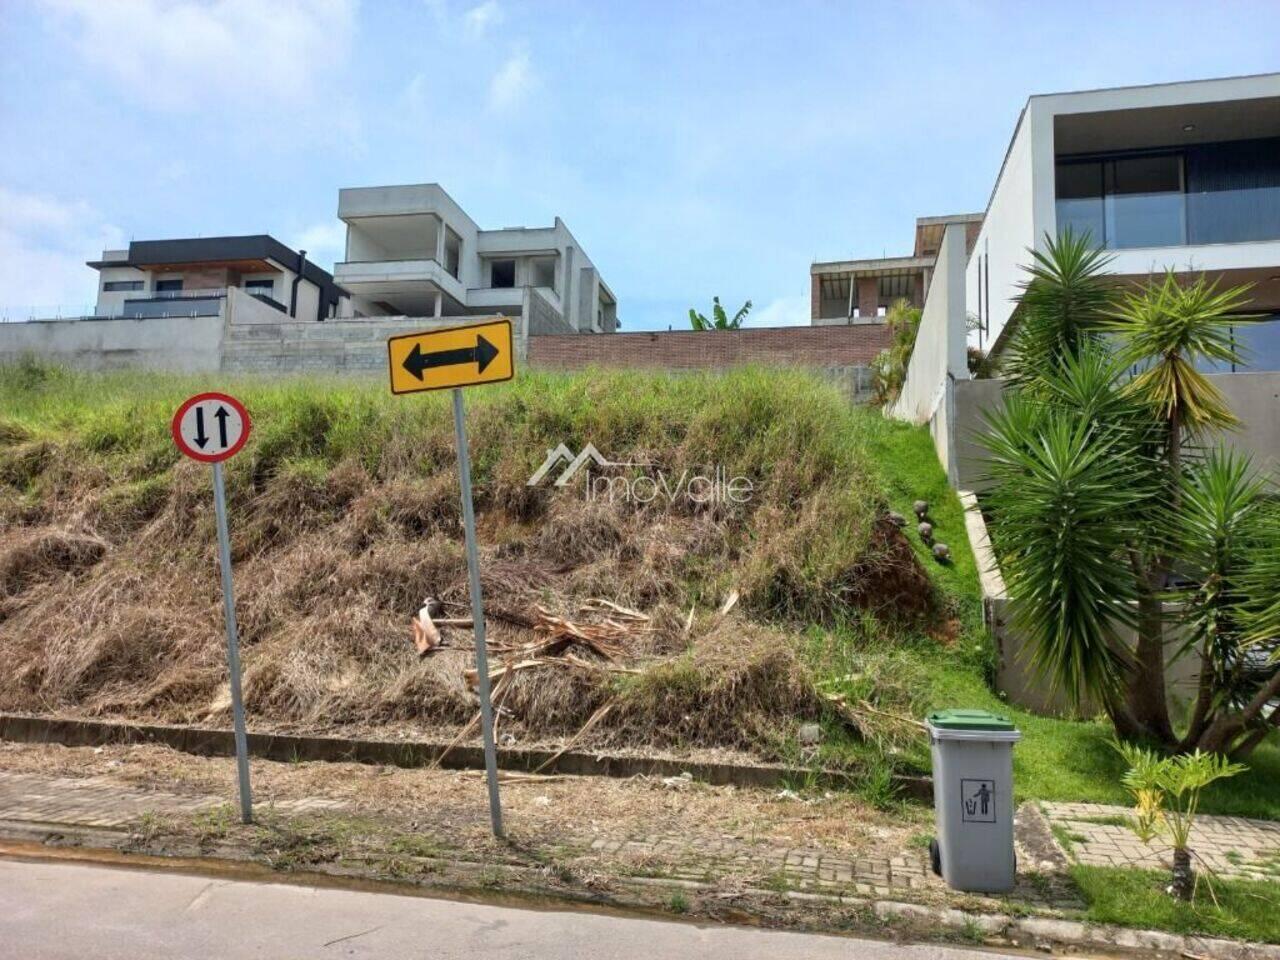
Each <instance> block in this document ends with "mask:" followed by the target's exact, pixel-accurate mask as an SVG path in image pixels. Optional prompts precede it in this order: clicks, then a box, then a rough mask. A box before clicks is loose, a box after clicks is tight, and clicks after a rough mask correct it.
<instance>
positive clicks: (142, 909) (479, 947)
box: [0, 860, 1007, 960]
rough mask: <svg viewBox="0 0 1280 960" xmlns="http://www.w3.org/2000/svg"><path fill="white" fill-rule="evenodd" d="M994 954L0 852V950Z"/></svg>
mask: <svg viewBox="0 0 1280 960" xmlns="http://www.w3.org/2000/svg"><path fill="white" fill-rule="evenodd" d="M995 956H1007V954H993V953H989V952H986V951H981V950H972V949H962V948H957V947H944V946H933V945H895V944H889V943H882V942H879V941H871V940H858V939H852V938H846V937H831V936H818V935H812V934H800V933H788V932H782V931H775V930H758V929H751V928H743V927H727V926H708V925H695V924H692V923H681V922H675V921H663V920H652V919H646V918H640V917H631V916H624V915H615V914H602V913H589V912H584V911H565V910H537V909H527V908H516V907H510V906H497V905H492V904H480V903H470V902H461V901H451V900H436V899H428V898H425V897H412V896H401V895H397V894H388V893H377V892H368V891H361V890H349V889H336V888H323V889H318V888H315V887H308V886H298V885H292V884H285V883H261V882H255V881H246V880H232V879H226V878H217V879H210V878H209V877H202V876H190V875H186V874H176V873H170V872H158V871H149V870H138V869H128V868H121V867H104V866H96V865H85V864H78V863H67V862H48V861H20V860H0V960H9V958H14V960H58V958H72V957H74V958H82V957H93V958H97V960H112V958H122V960H137V958H139V957H147V958H169V957H173V958H179V957H180V958H184V960H188V958H198V957H216V958H219V960H239V958H255V960H267V958H270V960H291V958H314V957H343V958H359V957H378V958H382V960H399V958H410V957H413V958H425V957H430V958H432V960H452V958H455V957H483V958H484V960H515V958H539V960H551V958H557V960H558V958H568V957H590V958H593V960H631V958H636V960H639V958H644V960H654V958H667V957H697V958H698V960H756V958H760V960H766V958H767V960H793V958H794V960H825V958H828V957H830V958H836V957H839V958H841V960H850V958H856V960H981V958H987V960H990V958H992V957H995Z"/></svg>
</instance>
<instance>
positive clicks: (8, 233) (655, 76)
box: [0, 0, 1280, 330]
mask: <svg viewBox="0 0 1280 960" xmlns="http://www.w3.org/2000/svg"><path fill="white" fill-rule="evenodd" d="M0 45H2V50H0V52H2V56H0V131H2V136H3V145H4V149H3V150H0V303H2V304H10V305H12V304H41V305H45V304H48V305H52V304H58V303H61V304H80V303H89V302H92V300H93V299H94V289H95V275H94V274H93V272H92V271H90V270H89V269H88V268H86V267H85V266H84V265H83V264H84V261H85V260H87V259H90V258H91V257H93V256H95V255H96V254H97V253H98V252H99V251H100V250H101V249H102V248H103V247H104V246H112V245H125V244H127V242H128V240H130V239H158V238H164V237H183V236H198V235H204V236H212V235H219V234H233V233H258V232H269V233H272V234H274V235H275V236H277V237H278V238H279V239H281V240H283V241H284V242H286V243H289V244H292V245H295V246H297V245H301V246H304V247H306V248H307V249H308V250H309V251H311V252H312V254H313V255H314V256H315V258H316V259H317V260H318V261H319V262H321V263H323V264H324V265H325V266H331V265H332V262H333V260H334V259H335V258H336V257H339V256H340V254H341V242H342V231H341V225H340V223H339V222H338V220H337V219H336V215H335V212H336V208H337V191H338V188H339V187H344V186H360V185H372V184H384V183H420V182H427V181H437V182H439V183H441V184H442V185H443V186H444V187H445V189H446V190H448V191H449V192H450V193H451V194H452V195H453V196H454V198H455V199H456V200H458V201H459V202H460V203H461V204H462V206H463V207H464V208H465V209H466V210H467V211H468V212H470V213H471V215H472V216H473V217H474V218H475V219H476V220H477V221H478V222H479V223H480V225H481V226H483V227H502V226H508V225H516V224H526V225H537V224H547V223H550V222H551V220H552V218H553V217H554V216H556V215H557V214H558V215H560V216H561V217H563V218H564V220H565V221H566V222H567V223H568V225H569V227H570V229H572V230H573V231H574V233H575V234H576V235H577V237H578V239H579V240H580V242H581V243H582V245H583V246H584V247H585V248H586V250H587V251H588V253H590V255H591V256H592V258H593V259H594V260H595V262H596V264H597V265H598V266H599V267H600V269H601V271H602V273H603V275H604V277H605V279H606V280H607V281H608V282H609V284H610V285H611V286H612V288H613V289H614V291H615V292H616V293H617V295H618V298H619V301H620V311H619V312H620V316H621V317H622V320H623V323H624V328H625V329H628V330H637V329H665V328H666V327H667V326H668V325H674V326H676V328H677V329H678V328H680V327H682V326H686V325H687V323H688V321H687V317H686V312H687V309H688V307H689V306H690V305H698V306H699V308H700V309H705V304H708V303H709V302H710V299H711V297H712V295H713V294H719V295H721V297H722V298H723V299H724V300H725V301H726V302H729V303H732V304H735V305H736V304H737V303H740V302H741V301H742V300H744V299H747V298H751V299H752V300H753V301H754V302H755V305H756V312H755V313H754V314H753V318H752V319H753V322H755V323H759V324H781V323H804V322H807V319H808V265H809V263H810V262H811V261H812V260H814V259H835V258H843V257H862V256H880V255H883V254H886V253H888V254H893V253H897V252H904V251H907V250H909V249H910V246H911V239H912V229H913V223H914V218H915V217H916V216H918V215H932V214H942V213H957V212H966V211H971V210H981V209H982V208H983V207H984V206H985V204H986V201H987V196H988V193H989V192H990V189H991V186H992V183H993V180H994V178H995V175H996V172H997V169H998V167H999V164H1000V159H1001V156H1002V154H1003V152H1004V149H1005V146H1006V144H1007V142H1008V139H1009V136H1010V134H1011V132H1012V130H1013V125H1014V122H1015V120H1016V118H1017V115H1018V111H1019V110H1020V109H1021V107H1022V104H1023V103H1024V102H1025V100H1026V98H1027V96H1028V95H1029V94H1032V93H1046V92H1053V91H1059V90H1074V89H1085V88H1093V87H1102V86H1116V85H1122V84H1132V83H1154V82H1161V81H1170V80H1182V79H1194V78H1203V77H1213V76H1230V75H1236V74H1246V73H1260V72H1266V71H1270V70H1277V69H1280V3H1276V2H1274V0H1268V2H1260V3H1244V2H1235V3H1222V4H1205V3H1203V2H1197V3H1187V4H1183V3H1178V2H1171V0H1166V2H1162V3H1158V4H1156V3H1153V4H1146V3H1123V4H1122V3H1115V2H1107V3H1092V2H1073V3H1069V4H1048V3H1031V2H1025V3H1024V2H1014V3H986V2H976V0H938V2H929V3H923V2H921V3H902V2H898V3H776V2H775V3H752V2H748V0H739V2H725V3H720V2H685V3H658V2H645V3H641V2H622V0H596V2H568V0H564V2H543V3H532V2H518V0H364V2H362V3H357V2H356V0H311V2H290V0H261V2H260V0H0Z"/></svg>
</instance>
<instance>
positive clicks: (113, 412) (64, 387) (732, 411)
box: [0, 363, 1280, 819]
mask: <svg viewBox="0 0 1280 960" xmlns="http://www.w3.org/2000/svg"><path fill="white" fill-rule="evenodd" d="M209 388H221V389H226V390H229V391H230V392H232V393H234V394H236V395H238V396H240V397H241V398H242V399H243V400H244V401H245V402H246V403H247V405H248V407H249V409H250V412H251V414H252V416H253V421H254V432H253V437H252V439H251V441H250V443H249V444H248V446H247V447H246V448H245V451H244V452H243V453H242V454H240V455H239V456H237V457H236V458H235V459H233V460H232V461H230V464H229V467H228V484H229V496H230V499H231V502H232V507H233V510H235V511H239V510H240V509H241V508H243V507H245V506H246V505H248V504H251V503H252V502H253V499H254V497H255V496H257V495H258V493H259V492H260V491H261V490H262V489H263V488H264V486H265V485H266V484H267V483H268V482H270V481H272V480H287V481H288V482H289V483H293V484H298V485H304V486H316V485H320V484H323V483H324V481H325V480H326V477H327V476H329V475H330V473H331V472H332V471H333V470H334V468H336V467H339V466H340V465H351V464H357V465H358V466H359V467H360V469H362V470H363V471H365V472H366V473H367V474H368V475H369V477H371V478H373V479H374V480H375V481H377V482H382V483H389V482H392V481H395V482H398V483H402V484H406V485H408V486H409V487H413V485H415V484H416V485H418V486H421V485H422V484H424V483H426V482H427V481H428V480H429V479H430V478H432V477H434V476H436V475H437V474H439V473H440V472H441V471H451V470H452V469H453V462H454V460H453V457H454V454H453V439H452V424H451V420H450V414H449V408H448V398H447V397H446V396H443V395H440V394H426V395H418V396H412V397H401V398H397V397H392V396H390V395H389V393H388V392H387V391H386V389H385V386H384V384H383V383H382V382H381V381H380V380H376V379H371V380H355V379H337V378H285V379H279V378H277V379H274V380H265V379H253V378H242V379H235V380H226V379H224V378H222V377H218V376H212V377H182V376H169V375H161V374H154V373H142V372H120V373H110V374H98V375H93V374H83V373H77V372H72V371H67V370H64V369H59V368H53V367H47V366H42V365H39V364H32V363H28V364H19V365H16V366H10V367H6V368H0V523H3V522H4V520H5V517H6V516H7V515H16V514H20V513H21V511H22V510H23V509H24V508H25V507H28V506H30V505H33V504H36V503H39V502H41V501H45V502H48V501H57V500H58V499H59V497H61V496H62V495H63V494H62V491H63V489H64V487H65V486H66V485H67V484H69V483H70V482H71V480H70V479H69V478H72V477H73V474H74V473H75V471H80V474H77V475H75V476H74V479H76V480H78V481H79V482H81V483H83V482H85V480H86V479H87V480H89V481H90V482H91V483H92V485H93V487H94V488H95V489H98V490H101V491H104V492H103V495H102V497H101V498H100V500H99V502H98V504H97V510H98V515H99V518H100V519H103V518H105V520H110V521H111V522H113V523H118V524H120V525H122V526H121V527H120V529H128V527H127V524H128V523H129V522H130V519H129V518H130V517H132V516H134V515H135V514H136V515H147V514H148V513H149V512H150V511H153V510H154V509H155V505H156V503H157V502H162V501H163V500H164V499H165V498H167V497H169V496H170V488H171V479H172V477H173V475H174V467H175V465H176V464H177V463H178V460H179V455H178V453H177V451H176V450H175V449H174V446H173V443H172V440H171V438H170V436H169V428H168V424H169V419H170V417H171V416H172V413H173V410H174V409H175V408H176V407H177V405H178V403H179V402H180V401H181V400H182V399H183V398H184V397H185V396H186V395H188V394H190V393H192V392H195V391H197V390H204V389H209ZM467 402H468V425H469V431H470V436H471V447H472V456H473V469H474V476H475V483H476V491H477V494H476V496H477V508H478V510H480V511H482V512H483V511H484V510H485V509H490V508H493V509H501V510H505V511H507V512H508V513H513V514H517V515H518V514H519V513H520V512H521V510H523V509H525V505H526V504H527V503H528V498H529V497H530V493H529V489H528V488H527V487H526V486H525V479H526V478H527V477H528V475H529V474H530V473H531V472H532V470H533V469H534V468H535V467H536V466H537V465H538V463H539V462H540V461H541V459H542V457H543V456H544V455H545V451H546V449H547V448H548V447H549V446H553V445H555V444H556V443H559V442H561V441H563V442H564V443H566V444H568V445H569V446H570V447H573V448H574V449H579V448H581V446H583V445H584V444H586V443H587V442H589V441H590V442H594V443H595V444H596V445H597V446H598V447H600V449H601V450H602V452H603V453H604V454H605V455H606V456H618V457H620V456H622V455H625V454H626V453H628V452H630V451H635V450H640V451H653V452H656V454H658V455H661V456H664V457H670V458H671V459H672V460H673V462H674V463H675V464H676V465H679V466H684V465H690V466H695V467H706V466H708V465H712V464H718V465H721V466H723V467H724V468H725V470H726V473H727V474H728V475H730V476H732V475H735V474H740V475H744V476H749V477H750V478H752V480H753V482H754V483H755V484H756V488H757V491H758V496H759V501H758V502H757V504H755V508H756V515H757V516H759V517H765V516H766V514H767V513H768V512H769V511H772V512H773V514H774V516H775V520H774V521H773V522H772V525H769V524H767V523H766V521H765V520H764V519H761V520H759V521H755V520H753V521H752V522H753V524H755V525H754V526H751V527H749V528H748V529H747V530H746V531H745V533H744V535H743V538H742V541H741V542H740V543H738V544H737V545H735V547H734V550H735V553H736V555H737V557H738V561H737V566H736V568H735V569H726V568H719V569H701V568H697V567H691V568H690V569H688V570H687V571H686V572H685V574H684V576H685V582H684V585H683V590H684V593H685V599H684V603H685V604H688V603H689V602H690V600H696V601H697V602H698V605H699V608H700V609H704V610H705V609H707V608H708V607H712V606H714V605H716V604H718V603H719V601H720V599H722V598H723V596H724V595H725V593H727V592H728V589H730V588H731V587H735V586H736V587H740V588H741V589H742V596H743V600H742V604H743V607H744V608H745V609H748V610H750V611H751V613H752V615H753V616H756V617H759V618H765V619H772V620H774V621H776V622H779V623H782V624H783V625H785V626H787V627H788V628H789V631H790V632H791V633H792V634H793V635H795V636H797V637H798V638H799V646H800V649H801V652H802V656H803V657H804V658H805V660H806V662H807V663H808V664H809V665H810V666H811V668H812V670H813V671H814V673H815V675H816V677H817V679H818V680H819V682H820V684H821V685H822V687H823V689H824V690H827V691H829V692H833V693H843V694H845V695H846V696H848V697H849V698H850V699H851V700H852V701H854V702H856V701H857V700H858V699H860V698H867V699H869V700H872V701H874V702H876V703H877V704H879V705H880V706H881V707H883V708H885V709H889V710H896V711H898V712H900V713H902V714H904V715H909V716H913V717H919V716H921V715H922V714H923V713H925V712H927V711H928V710H931V709H938V708H943V707H958V706H963V707H976V708H982V709H989V710H995V711H999V712H1003V713H1006V714H1008V715H1009V716H1010V717H1011V718H1012V719H1013V720H1014V722H1015V723H1016V724H1017V726H1018V727H1019V729H1020V730H1021V731H1022V734H1023V739H1022V741H1021V742H1020V743H1019V744H1018V745H1017V747H1016V748H1015V750H1014V776H1015V791H1016V794H1017V798H1018V799H1019V800H1025V799H1040V800H1068V801H1083V802H1097V803H1120V804H1127V803H1128V798H1127V796H1126V794H1125V792H1124V790H1123V789H1122V788H1121V786H1120V783H1119V778H1120V775H1121V773H1122V772H1123V767H1122V763H1121V761H1120V758H1119V757H1118V756H1117V755H1116V754H1115V753H1114V751H1113V750H1112V748H1111V747H1110V745H1109V741H1110V738H1111V731H1110V727H1109V726H1108V725H1107V724H1106V723H1105V722H1101V721H1098V720H1094V721H1068V720H1061V719H1056V718H1048V717H1040V716H1036V715H1034V714H1031V713H1030V712H1028V711H1025V710H1021V709H1018V708H1016V707H1013V706H1010V705H1008V704H1006V703H1004V702H1003V701H1002V700H1001V698H1000V697H999V696H998V695H996V694H995V693H994V692H993V691H992V689H991V687H990V681H991V677H992V676H993V673H994V669H993V666H994V653H993V650H992V644H991V642H990V640H989V638H988V637H987V635H986V632H985V629H984V627H983V624H982V611H981V601H980V594H979V588H978V579H977V571H976V566H975V561H974V558H973V554H972V552H971V551H970V549H969V546H968V539H967V537H966V535H965V528H964V514H963V510H962V508H961V506H960V503H959V501H958V500H957V498H956V497H955V495H954V494H953V492H952V491H951V490H950V489H949V487H948V485H947V480H946V476H945V474H944V472H943V470H942V469H941V467H940V466H939V464H938V462H937V458H936V456H935V453H934V449H933V445H932V442H931V440H930V437H929V434H928V432H927V430H925V429H924V428H921V427H914V426H909V425H906V424H902V423H897V422H892V421H887V420H885V419H883V418H882V417H881V416H880V415H879V413H877V412H876V411H873V410H869V409H865V408H851V407H849V405H848V404H847V403H846V402H845V401H844V400H843V398H842V397H841V396H840V395H839V394H838V393H837V392H836V391H835V390H833V389H831V388H830V387H829V386H827V385H825V384H824V383H822V382H821V381H820V380H819V379H817V378H815V377H812V376H810V375H807V374H804V373H801V372H795V371H764V370H758V369H744V370H739V371H734V372H731V373H728V374H725V375H704V374H688V375H679V376H676V375H666V376H664V375H661V374H651V373H637V372H617V371H592V372H588V373H586V374H581V375H558V374H545V373H522V374H521V376H520V377H518V378H517V379H516V380H515V381H513V382H511V383H509V384H502V385H496V386H492V387H486V388H485V389H483V390H476V391H472V392H470V393H469V394H468V401H467ZM917 499H924V500H927V501H929V504H930V511H929V513H930V519H931V520H932V522H933V524H934V527H935V534H934V535H935V538H936V539H937V540H940V541H943V542H946V543H947V544H948V545H949V546H950V547H951V556H952V560H951V562H950V563H948V564H939V563H937V562H935V561H934V560H933V558H932V556H931V554H930V553H929V551H928V549H927V548H926V546H925V545H924V544H923V543H921V542H920V540H919V538H918V536H916V534H915V530H914V517H913V515H912V512H911V505H912V502H913V501H914V500H917ZM808 501H814V502H817V503H819V504H820V505H821V510H820V511H818V512H816V513H815V515H814V516H811V517H809V516H806V514H805V513H804V510H803V506H804V504H805V503H806V502H808ZM764 508H768V509H767V510H766V509H764ZM886 508H887V509H893V510H896V511H898V512H900V513H902V514H904V515H905V516H907V517H908V518H909V521H910V522H909V524H908V528H907V531H906V532H907V540H908V542H909V543H910V544H911V548H912V550H913V551H914V552H915V554H916V555H917V557H918V559H919V561H920V564H921V566H922V567H923V569H924V570H926V571H927V573H928V575H929V576H930V578H931V579H932V581H933V583H934V585H935V588H936V591H937V593H938V595H939V596H940V597H941V603H940V606H939V611H938V615H937V616H936V617H935V618H934V623H933V624H932V626H931V628H930V629H928V630H923V629H915V628H913V629H909V630H904V629H903V628H902V626H901V624H899V623H895V622H893V612H892V611H877V610H875V609H874V603H873V604H871V605H870V606H868V607H864V608H861V609H858V610H852V609H850V608H849V607H848V606H847V605H845V604H844V603H843V602H842V601H841V599H840V598H841V596H842V595H843V594H842V591H845V590H847V589H848V582H847V579H846V578H847V577H848V573H849V570H850V569H851V568H852V567H853V565H854V563H855V561H856V560H857V559H858V558H859V557H860V556H861V555H862V554H863V551H864V550H865V549H866V547H867V543H868V538H869V537H870V536H871V531H872V528H873V520H874V517H875V516H877V515H879V514H880V513H882V512H883V511H884V510H885V509H886ZM237 515H241V516H242V515H243V514H239V513H238V514H237ZM105 520H104V522H105ZM677 667H678V664H677ZM688 672H689V671H686V673H688ZM667 673H668V674H670V676H668V677H666V679H665V681H664V682H672V683H674V682H677V681H680V680H681V673H680V670H679V669H676V668H674V667H673V668H672V669H671V670H669V671H667ZM684 679H686V680H689V681H690V682H692V681H693V680H696V679H697V678H694V677H685V678H684ZM826 730H827V735H826V736H825V737H824V740H823V743H822V745H821V747H820V749H819V754H818V757H817V760H818V761H819V762H824V763H830V762H834V763H841V762H844V763H852V764H856V765H857V766H858V767H859V769H861V770H862V774H861V776H860V777H859V778H858V781H857V789H858V790H860V791H861V792H862V793H863V795H864V796H866V797H867V798H868V799H869V800H870V801H871V802H873V803H876V804H877V805H880V806H884V807H889V808H892V807H893V806H894V805H895V804H898V803H900V802H901V801H899V800H898V798H897V797H896V794H895V792H894V790H893V784H892V782H891V776H890V775H891V774H892V773H893V772H894V771H926V770H927V769H928V756H927V751H926V749H925V748H924V746H923V745H922V744H921V742H920V741H919V739H918V738H914V739H912V740H910V741H904V742H902V743H897V742H893V743H889V744H887V745H886V743H883V742H881V743H866V742H862V741H859V740H857V739H855V738H854V737H853V736H851V735H850V734H849V733H847V732H846V731H844V730H843V729H842V726H841V725H840V724H837V723H835V722H834V721H833V720H830V719H829V720H828V722H827V724H826ZM891 739H892V738H891ZM887 746H888V747H892V749H887ZM1248 764H1249V767H1250V771H1249V773H1247V774H1245V775H1243V776H1240V777H1236V778H1233V779H1231V780H1227V781H1223V782H1220V783H1218V784H1214V785H1213V786H1211V787H1210V788H1209V789H1208V790H1207V791H1206V792H1205V795H1204V799H1203V804H1202V809H1203V810H1204V812H1207V813H1223V814H1234V815H1242V816H1255V817H1263V818H1271V819H1280V790H1276V789H1275V784H1276V783H1280V738H1276V737H1273V738H1272V739H1271V741H1270V742H1268V743H1266V744H1264V745H1262V746H1261V747H1260V748H1259V749H1258V750H1256V751H1255V752H1254V753H1253V755H1252V756H1251V757H1250V758H1249V760H1248Z"/></svg>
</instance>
